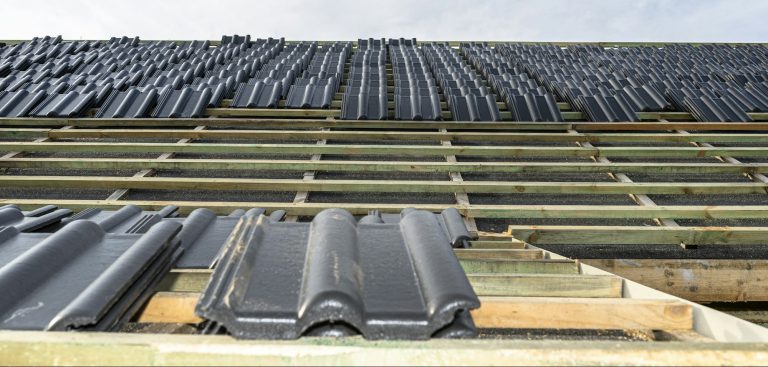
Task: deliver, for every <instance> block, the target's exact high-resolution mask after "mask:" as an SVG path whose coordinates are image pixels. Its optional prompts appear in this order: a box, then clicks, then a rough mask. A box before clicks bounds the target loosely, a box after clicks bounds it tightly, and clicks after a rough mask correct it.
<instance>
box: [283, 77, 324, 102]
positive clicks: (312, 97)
mask: <svg viewBox="0 0 768 367" xmlns="http://www.w3.org/2000/svg"><path fill="white" fill-rule="evenodd" d="M335 94H336V80H335V78H331V79H330V80H326V82H325V83H323V84H320V83H312V84H307V85H292V86H291V89H290V91H289V92H288V97H287V98H286V103H285V106H286V107H288V108H330V107H331V101H333V97H334V95H335Z"/></svg>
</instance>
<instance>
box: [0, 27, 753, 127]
mask: <svg viewBox="0 0 768 367" xmlns="http://www.w3.org/2000/svg"><path fill="white" fill-rule="evenodd" d="M387 46H389V48H388V49H387ZM388 56H389V57H388ZM388 59H391V61H392V63H391V65H392V71H393V77H394V80H393V83H394V85H393V89H392V90H393V91H394V97H395V98H394V103H395V111H394V118H396V119H405V120H408V119H413V120H418V119H429V120H431V119H441V118H442V111H440V113H437V104H438V102H440V93H442V95H443V96H444V101H445V102H447V104H448V107H449V108H450V110H451V113H452V119H453V120H463V121H497V120H500V113H499V109H498V107H497V105H496V102H504V103H506V106H507V109H509V111H510V112H511V113H512V118H513V119H514V120H517V121H561V120H562V115H561V114H560V112H559V109H558V108H557V103H556V102H557V101H561V102H568V103H569V104H570V105H571V106H572V107H573V108H575V109H576V110H578V111H581V112H583V113H584V115H585V117H586V118H587V119H588V120H591V121H637V120H639V118H638V115H637V112H661V111H688V112H690V113H691V114H692V115H693V116H694V117H695V118H696V119H698V120H700V121H750V120H751V118H750V117H749V115H748V113H750V112H768V75H766V70H767V69H768V51H766V47H765V46H762V45H747V46H727V45H703V46H696V47H694V46H692V45H667V46H664V47H607V48H605V47H598V46H594V45H572V46H568V47H565V48H563V47H559V46H555V45H530V44H496V45H495V46H493V47H490V46H488V45H487V44H478V43H466V44H462V45H461V46H460V49H459V52H457V50H455V49H454V48H453V47H451V46H449V45H448V44H445V43H431V44H421V45H417V44H416V40H415V39H391V40H390V42H389V43H387V42H385V40H384V39H361V40H358V43H357V49H356V50H353V48H352V44H351V43H349V42H337V43H331V44H327V45H322V46H321V45H318V44H317V43H316V42H298V43H286V42H285V40H283V39H272V38H268V39H256V40H252V39H251V38H250V36H237V35H235V36H223V37H222V39H221V42H220V44H219V45H217V46H216V47H212V46H211V44H210V42H208V41H189V42H184V43H179V44H177V43H175V42H167V41H153V42H141V41H140V40H139V38H128V37H122V38H112V39H110V40H108V41H63V40H62V39H61V37H44V38H35V39H33V40H31V41H27V42H22V43H18V44H13V45H0V117H82V116H86V115H88V113H89V110H91V109H94V110H95V111H96V112H95V117H99V118H146V117H156V118H175V117H187V118H197V117H203V116H204V113H205V109H206V108H211V107H219V106H221V105H222V100H224V99H231V100H232V101H231V104H230V106H231V107H234V108H276V107H278V106H280V105H281V101H284V105H285V107H288V108H330V107H331V104H332V100H333V97H334V96H335V94H336V93H337V92H338V91H339V89H340V85H344V86H345V90H344V94H343V98H342V111H341V117H342V118H344V119H376V120H382V119H387V118H389V111H388V102H389V96H388V93H389V89H388V81H389V80H388V76H387V64H388ZM347 61H349V62H350V65H351V66H350V68H349V73H348V75H347V76H346V77H345V70H344V68H345V64H346V63H347ZM468 63H469V64H468ZM478 73H480V74H478ZM345 78H346V80H344V79H345ZM435 90H437V94H435ZM436 99H437V101H436Z"/></svg>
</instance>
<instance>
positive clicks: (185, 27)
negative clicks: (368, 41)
mask: <svg viewBox="0 0 768 367" xmlns="http://www.w3.org/2000/svg"><path fill="white" fill-rule="evenodd" d="M10 3H12V4H13V5H10ZM766 18H768V1H766V0H532V1H523V0H506V1H504V0H489V1H482V0H474V1H472V0H434V1H407V0H386V1H364V0H329V1H309V0H278V1H247V0H204V1H198V0H122V1H114V0H23V1H12V0H0V39H29V38H31V37H35V36H44V35H62V36H63V37H64V38H65V39H105V38H109V37H111V36H124V35H125V36H139V37H141V38H142V39H147V40H150V39H174V40H187V39H220V38H221V35H222V34H241V35H242V34H250V35H252V36H253V37H254V38H256V37H262V38H264V37H285V38H286V39H288V40H356V39H358V38H369V37H375V38H381V37H384V38H390V37H406V38H412V37H416V38H418V39H419V40H425V41H426V40H456V41H467V40H486V41H499V40H503V41H649V42H768V20H766Z"/></svg>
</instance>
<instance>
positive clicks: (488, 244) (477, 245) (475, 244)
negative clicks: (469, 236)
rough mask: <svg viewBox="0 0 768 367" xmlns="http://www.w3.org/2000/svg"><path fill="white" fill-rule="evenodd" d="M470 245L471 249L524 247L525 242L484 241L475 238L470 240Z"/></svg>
mask: <svg viewBox="0 0 768 367" xmlns="http://www.w3.org/2000/svg"><path fill="white" fill-rule="evenodd" d="M470 245H471V246H472V248H473V249H510V250H512V249H524V248H525V242H522V241H484V240H475V241H471V242H470Z"/></svg>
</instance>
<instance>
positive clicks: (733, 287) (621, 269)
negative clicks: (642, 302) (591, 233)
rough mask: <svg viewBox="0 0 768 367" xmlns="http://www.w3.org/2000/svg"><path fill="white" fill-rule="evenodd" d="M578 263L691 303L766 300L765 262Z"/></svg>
mask: <svg viewBox="0 0 768 367" xmlns="http://www.w3.org/2000/svg"><path fill="white" fill-rule="evenodd" d="M581 261H582V262H583V263H585V264H588V265H592V266H595V267H598V268H600V269H603V270H605V271H608V272H610V273H613V274H616V275H618V276H621V277H624V278H627V279H629V280H633V281H636V282H638V283H641V284H643V285H646V286H649V287H651V288H655V289H658V290H660V291H662V292H665V293H669V294H672V295H674V296H677V297H681V298H684V299H686V300H689V301H693V302H766V301H768V281H766V280H767V279H768V260H764V259H743V260H738V259H583V260H581Z"/></svg>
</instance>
